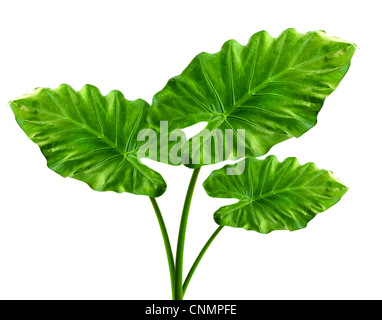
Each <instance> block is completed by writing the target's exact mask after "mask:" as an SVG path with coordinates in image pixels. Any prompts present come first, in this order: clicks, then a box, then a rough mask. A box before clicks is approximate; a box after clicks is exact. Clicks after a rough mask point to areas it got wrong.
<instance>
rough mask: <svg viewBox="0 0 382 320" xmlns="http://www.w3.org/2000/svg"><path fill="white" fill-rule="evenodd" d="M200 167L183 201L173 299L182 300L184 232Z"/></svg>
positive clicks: (193, 176)
mask: <svg viewBox="0 0 382 320" xmlns="http://www.w3.org/2000/svg"><path fill="white" fill-rule="evenodd" d="M199 171H200V167H199V168H196V169H194V171H193V173H192V177H191V180H190V184H189V185H188V190H187V194H186V198H185V200H184V205H183V211H182V218H181V221H180V227H179V236H178V247H177V251H176V264H175V299H176V300H183V295H184V294H183V256H184V244H185V241H186V230H187V222H188V214H189V212H190V206H191V200H192V195H193V193H194V189H195V184H196V180H197V179H198V175H199Z"/></svg>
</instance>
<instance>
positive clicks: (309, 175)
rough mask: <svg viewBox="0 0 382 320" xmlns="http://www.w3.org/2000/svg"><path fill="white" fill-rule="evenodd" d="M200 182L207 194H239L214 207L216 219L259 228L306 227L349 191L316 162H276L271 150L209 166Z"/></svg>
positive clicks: (213, 195) (220, 221) (262, 229)
mask: <svg viewBox="0 0 382 320" xmlns="http://www.w3.org/2000/svg"><path fill="white" fill-rule="evenodd" d="M244 165H245V170H244V172H243V173H242V174H241V171H240V170H241V169H242V168H243V166H244ZM227 169H229V170H231V172H230V175H227V172H226V170H227ZM235 170H236V171H235ZM203 186H204V189H205V190H206V192H207V194H208V195H209V196H211V197H214V198H236V199H239V202H237V203H235V204H232V205H228V206H224V207H221V208H220V209H219V210H217V211H216V212H215V214H214V219H215V222H216V223H217V224H219V225H221V226H230V227H237V228H244V229H246V230H255V231H257V232H260V233H269V232H271V231H274V230H290V231H293V230H298V229H302V228H305V227H306V225H307V224H308V222H309V221H310V220H311V219H313V218H314V217H315V216H316V215H317V214H318V213H320V212H323V211H325V210H327V209H328V208H330V207H331V206H333V205H334V204H336V203H337V202H338V201H339V200H340V199H341V197H342V196H343V195H344V194H345V193H346V191H347V187H345V186H344V185H343V184H342V183H341V182H340V181H339V180H338V179H336V178H335V177H334V176H333V175H332V173H331V172H329V171H326V170H320V169H318V168H317V167H316V166H315V164H314V163H307V164H305V165H300V164H299V163H298V161H297V159H296V158H287V159H286V160H284V161H283V162H279V161H278V160H277V158H276V157H275V156H269V157H267V158H266V159H265V160H258V159H256V158H247V159H244V160H242V161H241V162H239V164H235V165H228V166H225V167H223V168H222V169H219V170H216V171H213V172H212V173H211V175H210V176H209V177H208V178H207V180H206V181H205V182H204V184H203Z"/></svg>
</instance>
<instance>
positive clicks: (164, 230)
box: [150, 197, 175, 300]
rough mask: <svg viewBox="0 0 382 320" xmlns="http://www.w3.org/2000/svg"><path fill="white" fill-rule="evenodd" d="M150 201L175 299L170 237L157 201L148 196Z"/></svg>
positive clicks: (173, 264) (173, 265) (173, 266)
mask: <svg viewBox="0 0 382 320" xmlns="http://www.w3.org/2000/svg"><path fill="white" fill-rule="evenodd" d="M150 201H151V203H152V205H153V208H154V211H155V214H156V216H157V219H158V222H159V227H160V231H161V232H162V237H163V242H164V246H165V248H166V254H167V261H168V268H169V270H170V278H171V292H172V299H173V300H174V299H175V263H174V256H173V254H172V249H171V243H170V239H169V237H168V233H167V228H166V225H165V223H164V220H163V216H162V213H161V211H160V209H159V206H158V203H157V201H156V200H155V198H152V197H150Z"/></svg>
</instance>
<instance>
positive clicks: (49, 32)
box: [0, 0, 382, 299]
mask: <svg viewBox="0 0 382 320" xmlns="http://www.w3.org/2000/svg"><path fill="white" fill-rule="evenodd" d="M379 2H380V1H366V0H364V1H351V0H347V1H332V0H330V1H324V0H320V1H240V0H236V1H222V0H220V1H206V0H203V1H199V0H193V1H179V0H178V1H164V0H161V1H158V0H153V1H142V0H141V1H134V2H133V1H113V0H108V1H96V0H92V1H70V0H65V1H41V0H35V1H17V0H12V1H10V0H9V1H1V4H0V45H1V50H0V55H1V56H0V141H1V148H0V154H1V157H0V170H1V180H0V298H1V299H169V298H170V286H169V276H168V270H167V261H166V257H165V252H164V247H163V243H162V242H161V235H160V231H159V228H158V225H157V222H156V219H155V215H154V212H153V211H152V208H151V204H150V201H149V199H148V198H147V197H144V196H134V195H131V194H123V195H119V194H115V193H110V192H108V193H98V192H95V191H92V190H91V189H90V188H89V187H88V186H87V185H86V184H84V183H82V182H79V181H76V180H71V179H64V178H61V177H60V176H59V175H57V174H56V173H54V172H53V171H50V170H49V169H48V168H47V167H46V165H45V162H46V161H45V159H44V157H43V156H42V154H41V153H40V152H39V149H38V147H37V146H36V145H34V144H33V143H32V142H31V141H30V140H28V139H27V137H26V136H25V134H24V133H23V132H22V130H21V129H20V128H19V127H18V125H17V124H16V122H15V121H14V117H13V114H12V112H11V110H10V108H9V107H8V106H7V103H8V101H10V100H11V99H13V98H16V97H18V96H20V95H22V94H24V93H28V92H31V91H32V90H33V89H34V88H35V87H41V86H43V87H51V88H56V87H57V86H58V85H59V84H61V83H68V84H71V85H72V86H73V87H74V88H75V89H76V90H79V89H80V88H81V87H82V86H83V85H84V84H86V83H91V84H93V85H96V86H98V87H99V88H100V90H101V91H102V93H103V94H107V93H108V92H109V91H110V90H112V89H119V90H121V91H122V92H123V93H124V94H125V96H126V97H127V98H128V99H130V100H133V99H136V98H143V99H145V100H147V101H148V102H151V99H152V96H153V95H154V94H155V93H156V92H157V91H159V90H160V89H161V88H162V87H163V86H164V85H165V84H166V82H167V80H168V79H169V78H170V77H172V76H175V75H178V74H179V73H180V72H181V71H182V70H183V69H184V68H185V67H186V66H187V64H188V63H189V62H190V61H191V59H192V58H193V57H194V56H195V55H196V54H198V53H199V52H201V51H207V52H211V53H212V52H217V51H219V49H220V47H221V45H222V44H223V43H224V42H225V41H226V40H228V39H231V38H233V39H236V40H238V41H239V42H241V43H242V44H245V43H246V42H247V41H248V39H249V37H250V36H251V35H252V34H253V33H255V32H257V31H260V30H263V29H264V30H267V31H268V32H269V33H270V34H271V35H273V36H278V35H279V34H280V33H281V32H282V31H283V30H284V29H286V28H288V27H294V28H296V29H297V30H298V31H300V32H306V31H310V30H326V31H327V33H329V34H330V35H333V36H338V37H340V38H343V39H346V40H349V41H351V42H354V43H356V44H357V45H358V47H359V49H358V50H357V52H356V54H355V56H354V58H353V61H352V66H351V68H350V71H349V72H348V74H347V75H346V77H345V78H344V80H343V81H342V83H341V84H340V86H339V88H338V89H337V90H336V91H335V92H334V93H333V94H332V95H331V96H330V97H329V98H328V99H327V100H326V102H325V105H324V108H323V110H322V112H321V113H320V114H319V117H318V125H317V126H316V127H314V128H313V129H312V130H310V131H309V132H308V133H306V134H305V135H304V136H302V137H301V138H299V139H291V140H289V141H287V142H284V143H282V144H279V145H277V146H275V147H274V148H273V149H272V150H271V152H270V153H271V154H275V155H276V156H278V157H279V159H284V158H285V157H287V156H296V157H297V158H298V159H299V160H300V162H301V163H305V162H309V161H313V162H315V163H316V164H317V166H318V167H321V168H325V169H328V170H331V171H333V172H334V174H335V175H336V176H337V177H338V178H340V179H341V180H342V181H343V182H344V183H345V184H347V185H348V186H349V187H350V191H349V192H348V193H347V194H346V195H345V196H344V198H343V199H342V200H341V201H340V202H339V203H338V204H337V205H336V206H334V207H333V208H331V209H330V210H328V211H327V212H325V213H322V214H320V215H319V216H318V217H316V218H315V219H314V220H313V221H312V222H311V223H310V224H309V226H308V227H307V228H306V229H304V230H300V231H295V232H289V231H278V232H273V233H271V234H269V235H261V234H258V233H256V232H249V231H244V230H240V229H232V228H225V229H224V230H223V231H222V233H221V234H220V235H219V237H218V238H217V239H216V240H215V242H214V243H213V245H212V247H211V248H210V250H209V251H208V253H207V255H206V256H205V258H204V260H203V261H202V263H201V265H200V266H199V269H198V270H197V272H196V273H195V276H194V279H193V281H192V282H191V284H190V286H189V291H188V292H187V295H186V298H187V299H381V298H382V271H381V270H382V254H381V253H382V250H381V247H382V230H381V226H382V212H381V211H382V209H381V204H380V203H381V201H380V200H381V197H382V188H381V181H382V176H381V171H380V166H381V163H380V161H381V158H380V147H381V116H382V105H381V98H380V92H381V74H382V68H381V59H382V56H381V52H382V45H381V43H382V42H381V37H380V32H381V29H382V23H381V19H380V12H381V8H380V7H379V5H378V4H379ZM150 164H151V165H152V167H153V168H154V169H156V170H158V171H159V172H160V173H161V174H162V175H163V177H164V178H165V180H166V181H167V183H168V189H167V192H166V193H165V195H164V196H162V197H161V198H159V199H158V202H159V205H160V206H161V208H162V211H163V214H164V217H165V219H166V222H167V225H168V229H169V232H170V236H171V239H172V242H173V245H175V240H176V237H177V231H178V224H179V219H180V211H181V209H182V203H183V198H184V195H185V192H186V189H187V185H188V181H189V178H190V176H191V171H190V170H189V169H187V168H185V167H171V166H166V165H164V164H159V163H150ZM220 166H221V165H216V166H208V167H203V168H202V170H201V174H200V179H199V180H198V184H197V188H196V191H195V195H194V202H193V204H192V208H191V214H190V220H189V228H188V234H187V242H186V251H185V255H186V261H185V266H186V271H187V269H188V267H189V266H190V265H191V263H192V262H193V259H194V258H195V257H196V255H197V253H198V252H199V250H200V249H201V247H202V246H203V244H204V243H205V241H206V240H207V239H208V237H209V236H210V234H211V233H212V232H213V231H214V230H215V228H216V225H215V223H214V221H213V219H212V215H213V213H214V211H215V210H217V209H218V208H219V207H220V206H221V205H223V204H228V203H233V202H235V201H234V200H221V201H219V200H218V199H212V198H209V197H208V196H207V195H206V194H205V193H204V191H203V189H202V187H201V183H202V182H203V181H204V179H205V178H206V177H207V176H208V175H209V173H210V172H211V170H212V169H215V168H218V167H220Z"/></svg>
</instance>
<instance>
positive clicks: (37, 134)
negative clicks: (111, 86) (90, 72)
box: [10, 84, 166, 197]
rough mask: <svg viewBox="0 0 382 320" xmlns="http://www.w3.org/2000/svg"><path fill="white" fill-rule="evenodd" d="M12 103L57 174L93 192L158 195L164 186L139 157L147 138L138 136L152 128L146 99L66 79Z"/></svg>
mask: <svg viewBox="0 0 382 320" xmlns="http://www.w3.org/2000/svg"><path fill="white" fill-rule="evenodd" d="M10 106H11V108H12V110H13V112H14V114H15V116H16V120H17V122H18V124H19V125H20V126H21V128H22V129H23V130H24V131H25V133H26V134H27V135H28V137H29V138H30V139H31V140H33V141H34V142H35V143H37V144H38V145H39V147H40V148H41V151H42V153H43V154H44V156H45V157H46V159H47V163H48V166H49V168H51V169H52V170H54V171H55V172H57V173H59V174H60V175H61V176H63V177H72V178H75V179H78V180H81V181H84V182H86V183H87V184H88V185H89V186H90V187H91V188H93V189H94V190H97V191H115V192H130V193H134V194H141V195H148V196H152V197H158V196H160V195H162V194H163V193H164V191H165V190H166V183H165V181H164V180H163V178H162V176H161V175H160V174H159V173H157V172H155V171H154V170H152V169H150V168H148V167H147V166H146V165H144V164H143V163H142V162H140V161H139V153H138V151H139V148H140V147H141V146H142V145H143V144H145V141H138V140H137V135H138V133H139V132H140V131H141V130H142V129H145V128H147V129H149V130H154V129H153V128H151V129H150V126H149V124H148V123H147V121H146V117H147V113H148V109H149V107H150V106H149V104H148V103H147V102H145V101H143V100H141V99H138V100H135V101H129V100H126V99H125V98H124V96H123V95H122V93H121V92H119V91H116V90H113V91H111V92H110V93H109V94H108V95H106V96H103V95H101V93H100V91H99V90H98V89H97V88H96V87H94V86H91V85H85V86H84V87H83V88H82V89H81V90H80V91H78V92H77V91H75V90H73V89H72V88H71V87H70V86H68V85H65V84H64V85H61V86H60V87H58V88H57V89H55V90H52V89H48V88H38V89H36V90H35V91H34V92H32V93H31V94H27V95H24V96H22V97H20V98H18V99H16V100H13V101H11V102H10ZM155 130H156V129H155ZM155 130H154V131H155ZM155 132H156V131H155ZM151 141H153V140H151ZM155 142H157V141H156V140H155ZM158 152H159V151H158ZM143 156H145V154H143Z"/></svg>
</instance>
